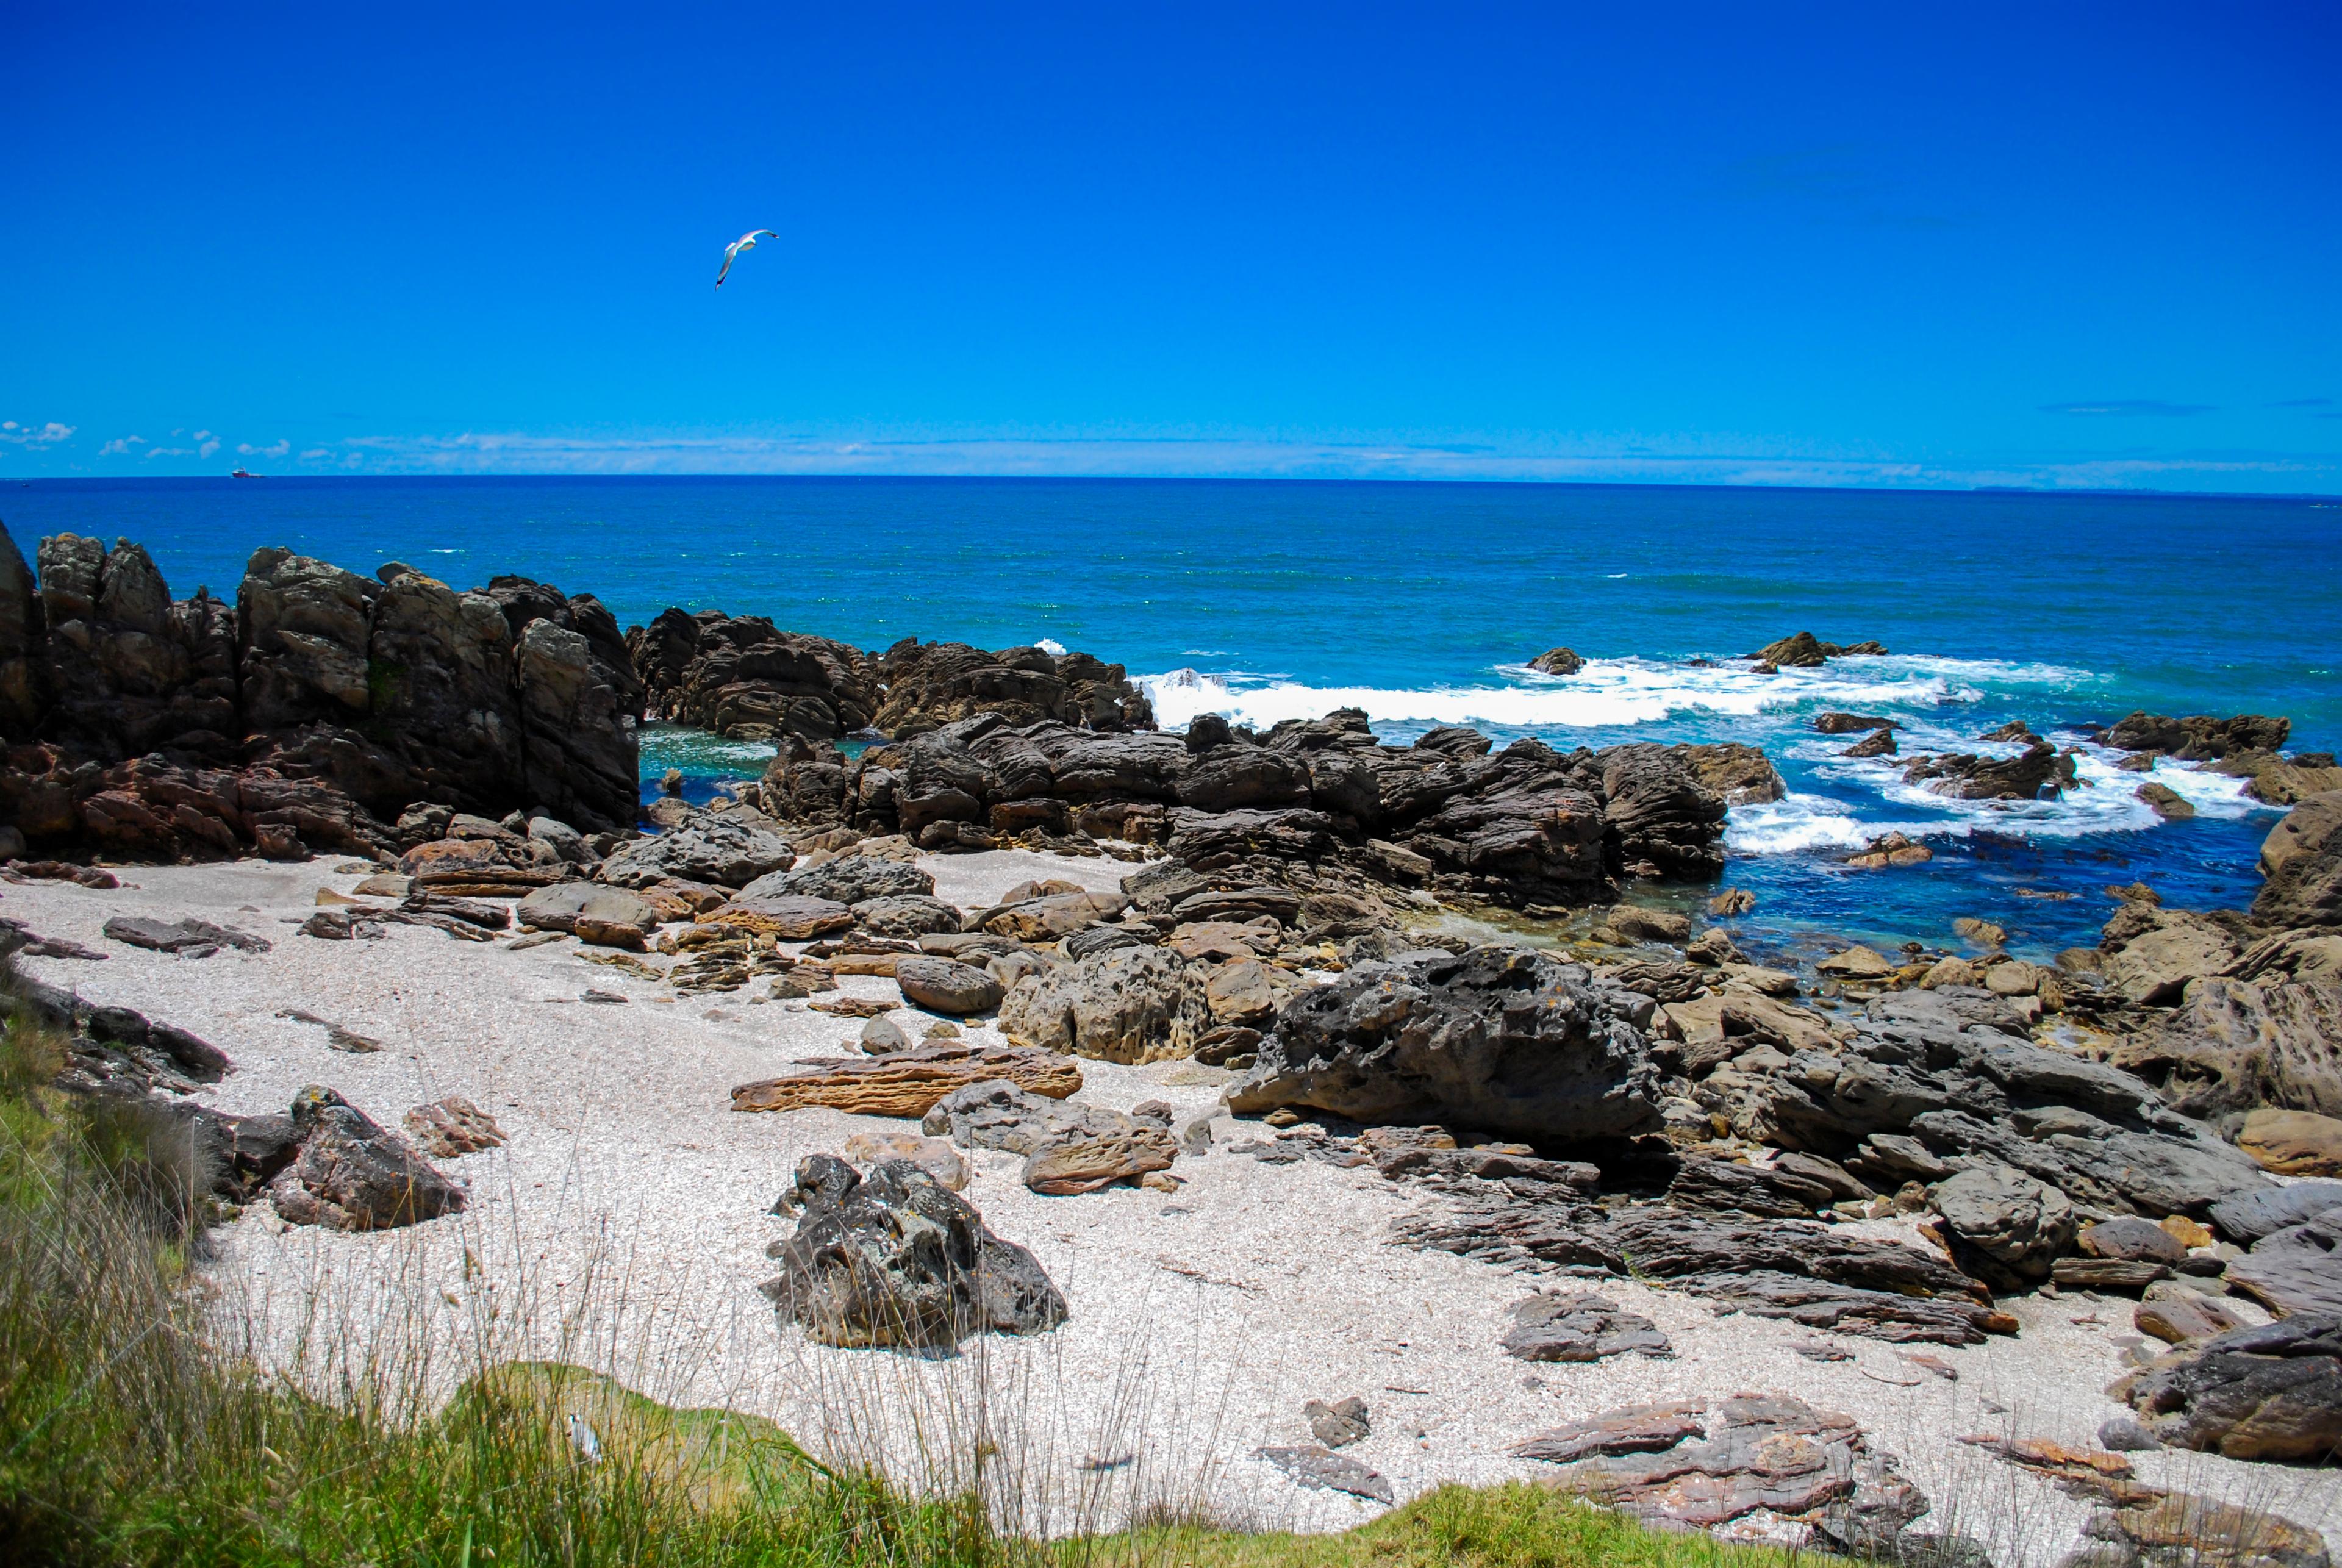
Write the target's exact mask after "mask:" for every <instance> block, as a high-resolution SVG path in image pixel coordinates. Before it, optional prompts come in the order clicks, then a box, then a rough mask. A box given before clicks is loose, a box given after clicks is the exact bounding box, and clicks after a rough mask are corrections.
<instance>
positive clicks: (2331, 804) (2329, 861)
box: [2253, 790, 2342, 926]
mask: <svg viewBox="0 0 2342 1568" xmlns="http://www.w3.org/2000/svg"><path fill="white" fill-rule="evenodd" d="M2260 866H2261V875H2262V876H2263V877H2265V878H2267V881H2266V882H2265V883H2264V884H2263V885H2262V887H2261V891H2260V894H2259V896H2257V898H2255V899H2254V900H2253V914H2254V916H2255V918H2257V919H2259V920H2264V921H2267V922H2268V923H2270V924H2275V925H2327V926H2331V925H2342V790H2337V791H2335V792H2333V793H2331V794H2315V795H2311V796H2310V797H2309V798H2308V799H2307V800H2306V801H2303V802H2302V803H2301V804H2299V805H2297V806H2295V807H2294V808H2293V809H2292V810H2291V811H2289V812H2287V813H2286V814H2285V820H2284V821H2283V822H2280V823H2278V824H2277V826H2275V827H2273V828H2271V829H2270V830H2269V835H2268V837H2267V838H2266V839H2264V840H2262V841H2261V858H2260Z"/></svg>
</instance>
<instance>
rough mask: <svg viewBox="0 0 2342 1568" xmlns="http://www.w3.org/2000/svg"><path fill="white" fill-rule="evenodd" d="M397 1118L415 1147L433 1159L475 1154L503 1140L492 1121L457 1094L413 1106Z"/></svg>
mask: <svg viewBox="0 0 2342 1568" xmlns="http://www.w3.org/2000/svg"><path fill="white" fill-rule="evenodd" d="M401 1119H402V1120H403V1121H404V1122H405V1124H406V1130H407V1131H408V1132H409V1133H411V1134H414V1135H415V1146H416V1147H417V1148H419V1149H421V1150H422V1151H423V1152H424V1153H425V1154H429V1155H430V1156H431V1157H432V1158H434V1159H437V1160H453V1159H456V1158H458V1157H460V1156H462V1155H465V1154H478V1153H479V1152H480V1151H481V1150H483V1149H493V1148H495V1147H496V1146H497V1145H498V1144H502V1143H503V1142H504V1141H505V1134H504V1129H503V1128H501V1127H499V1126H497V1125H496V1119H495V1117H494V1116H491V1115H489V1114H487V1113H486V1112H485V1111H483V1110H481V1109H480V1108H479V1107H478V1106H477V1105H475V1104H472V1103H471V1102H470V1101H469V1100H466V1099H465V1098H464V1097H463V1096H462V1095H460V1094H450V1095H448V1096H447V1097H446V1098H445V1099H444V1100H435V1101H433V1102H432V1103H431V1104H427V1105H417V1106H415V1108H414V1109H413V1110H411V1111H409V1112H407V1113H406V1114H405V1116H404V1117H403V1118H401Z"/></svg>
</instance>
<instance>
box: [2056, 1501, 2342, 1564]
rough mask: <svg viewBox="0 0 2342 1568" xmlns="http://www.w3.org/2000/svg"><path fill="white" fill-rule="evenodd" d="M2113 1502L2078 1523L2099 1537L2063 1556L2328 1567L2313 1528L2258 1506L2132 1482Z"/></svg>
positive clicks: (2081, 1560)
mask: <svg viewBox="0 0 2342 1568" xmlns="http://www.w3.org/2000/svg"><path fill="white" fill-rule="evenodd" d="M2141 1493H2143V1495H2141ZM2116 1503H2117V1505H2116V1506H2114V1507H2111V1508H2101V1509H2099V1510H2098V1511H2097V1512H2096V1513H2093V1514H2091V1516H2090V1518H2089V1521H2088V1523H2086V1524H2084V1525H2083V1527H2082V1533H2084V1534H2085V1535H2087V1536H2088V1537H2089V1538H2090V1539H2091V1540H2092V1541H2094V1542H2097V1543H2101V1544H2100V1545H2098V1546H2096V1547H2093V1548H2091V1549H2090V1550H2088V1551H2087V1552H2079V1553H2075V1554H2074V1555H2073V1556H2071V1557H2068V1558H2067V1560H2066V1561H2067V1563H2069V1564H2073V1565H2074V1568H2210V1565H2211V1564H2217V1565H2218V1568H2330V1563H2331V1559H2330V1558H2329V1557H2328V1556H2327V1551H2326V1542H2325V1540H2324V1538H2323V1537H2322V1536H2321V1535H2320V1534H2319V1533H2317V1531H2315V1530H2312V1529H2309V1528H2307V1526H2304V1525H2300V1524H2297V1523H2294V1522H2293V1521H2292V1520H2290V1519H2287V1518H2284V1517H2282V1516H2280V1515H2278V1514H2275V1513H2267V1512H2265V1511H2263V1510H2261V1509H2257V1508H2247V1507H2241V1506H2239V1505H2237V1504H2236V1503H2223V1502H2220V1501H2218V1500H2217V1499H2215V1498H2210V1497H2198V1496H2195V1495H2193V1494H2191V1493H2185V1492H2162V1491H2158V1490H2157V1489H2154V1488H2137V1487H2134V1488H2130V1489H2128V1490H2127V1491H2125V1492H2123V1493H2120V1494H2119V1495H2118V1496H2117V1499H2116Z"/></svg>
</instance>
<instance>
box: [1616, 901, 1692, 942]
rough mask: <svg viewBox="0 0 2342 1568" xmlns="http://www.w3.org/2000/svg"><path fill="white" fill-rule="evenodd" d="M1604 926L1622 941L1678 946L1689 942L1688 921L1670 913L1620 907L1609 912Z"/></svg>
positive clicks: (1689, 923)
mask: <svg viewBox="0 0 2342 1568" xmlns="http://www.w3.org/2000/svg"><path fill="white" fill-rule="evenodd" d="M1606 924H1608V926H1609V928H1610V929H1611V930H1612V931H1613V932H1615V933H1616V934H1617V935H1618V937H1619V939H1620V940H1622V941H1626V942H1664V943H1670V944H1675V945H1677V946H1680V945H1681V944H1684V943H1686V942H1688V941H1690V940H1691V921H1690V919H1689V918H1688V917H1687V916H1685V915H1681V914H1676V913H1675V912H1674V911H1672V910H1666V909H1644V908H1641V907H1638V906H1636V905H1635V904H1620V905H1618V906H1617V907H1616V909H1613V910H1612V911H1611V912H1610V914H1609V917H1608V920H1607V922H1606Z"/></svg>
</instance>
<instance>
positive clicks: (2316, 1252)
mask: <svg viewBox="0 0 2342 1568" xmlns="http://www.w3.org/2000/svg"><path fill="white" fill-rule="evenodd" d="M2226 1277H2227V1282H2228V1283H2229V1284H2231V1285H2233V1286H2234V1287H2235V1288H2237V1290H2240V1291H2243V1292H2244V1293H2246V1294H2247V1295H2249V1296H2251V1297H2253V1298H2254V1299H2255V1300H2257V1301H2258V1302H2259V1303H2261V1304H2262V1305H2264V1306H2266V1307H2267V1308H2268V1309H2269V1311H2271V1312H2273V1313H2277V1314H2279V1315H2280V1316H2291V1315H2294V1314H2296V1313H2309V1314H2314V1313H2327V1314H2329V1315H2335V1314H2342V1214H2337V1213H2335V1211H2333V1210H2331V1209H2329V1210H2327V1212H2326V1213H2322V1214H2319V1215H2317V1217H2316V1218H2314V1219H2307V1220H2304V1221H2302V1222H2301V1223H2299V1224H2297V1225H2287V1227H2286V1228H2285V1229H2283V1230H2281V1231H2271V1232H2270V1233H2268V1234H2267V1235H2265V1236H2263V1237H2262V1238H2261V1239H2260V1240H2259V1241H2257V1242H2255V1243H2253V1247H2252V1251H2250V1252H2249V1253H2246V1254H2245V1255H2244V1256H2243V1257H2241V1258H2238V1259H2237V1261H2236V1262H2234V1263H2230V1264H2229V1265H2228V1270H2227V1276H2226Z"/></svg>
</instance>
